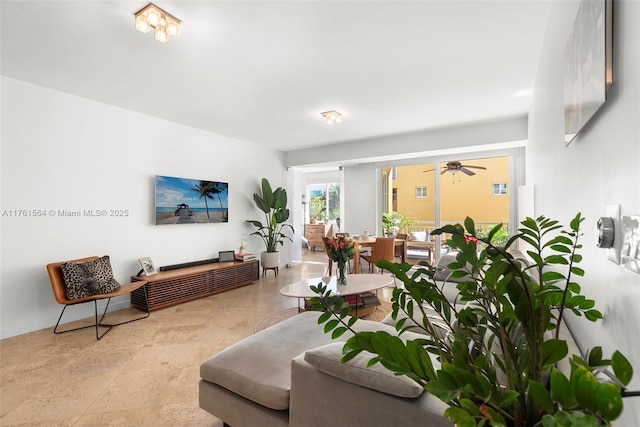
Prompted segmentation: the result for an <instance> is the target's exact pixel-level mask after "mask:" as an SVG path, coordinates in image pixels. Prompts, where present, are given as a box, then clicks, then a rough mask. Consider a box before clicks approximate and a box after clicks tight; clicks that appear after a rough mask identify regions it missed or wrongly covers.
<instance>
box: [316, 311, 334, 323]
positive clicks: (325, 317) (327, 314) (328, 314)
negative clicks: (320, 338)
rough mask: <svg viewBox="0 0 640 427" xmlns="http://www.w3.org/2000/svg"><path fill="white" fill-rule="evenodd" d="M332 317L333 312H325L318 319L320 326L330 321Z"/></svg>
mask: <svg viewBox="0 0 640 427" xmlns="http://www.w3.org/2000/svg"><path fill="white" fill-rule="evenodd" d="M330 317H331V312H329V311H325V312H324V313H322V314H321V315H320V317H318V325H321V324H323V323H324V322H326V321H327V320H329V318H330Z"/></svg>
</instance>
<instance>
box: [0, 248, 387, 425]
mask: <svg viewBox="0 0 640 427" xmlns="http://www.w3.org/2000/svg"><path fill="white" fill-rule="evenodd" d="M326 269H327V257H326V255H325V254H324V252H309V253H307V252H306V251H305V254H304V256H303V263H302V264H300V265H296V266H294V267H291V268H286V269H281V270H280V274H279V276H278V277H277V278H276V277H274V273H273V272H272V271H269V272H267V275H266V277H262V278H261V279H260V280H259V281H257V282H256V283H255V284H252V285H248V286H245V287H242V288H238V289H234V290H231V291H228V292H224V293H221V294H217V295H213V296H210V297H208V298H203V299H199V300H195V301H191V302H188V303H184V304H180V305H177V306H173V307H169V308H165V309H162V310H157V311H154V312H152V313H151V316H150V317H149V318H148V319H145V320H141V321H138V322H133V323H129V324H126V325H122V326H118V327H116V328H114V329H113V330H111V331H110V332H109V333H108V334H107V335H105V337H104V338H102V339H101V340H100V341H96V339H95V334H94V330H93V329H85V330H80V331H75V332H70V333H67V334H63V335H54V334H53V332H52V328H48V329H45V330H41V331H36V332H32V333H29V334H25V335H21V336H17V337H13V338H8V339H5V340H2V341H0V357H1V358H0V363H1V365H0V369H1V385H0V403H1V414H0V415H1V418H0V424H1V425H2V426H15V425H21V426H71V425H74V426H82V425H91V426H96V425H123V426H125V425H126V426H130V425H136V426H146V425H148V426H155V427H157V426H216V427H218V426H220V427H221V426H222V422H221V421H220V420H218V419H217V418H215V417H213V416H212V415H210V414H208V413H207V412H205V411H203V410H201V409H200V408H199V407H198V381H199V378H200V376H199V366H200V364H201V363H202V362H203V361H204V360H206V359H207V358H208V357H210V356H211V355H213V354H215V353H216V352H218V351H220V350H221V349H224V348H226V347H228V346H229V345H231V344H233V343H234V342H236V341H239V340H240V339H242V338H244V337H246V336H248V335H251V334H252V333H253V331H254V326H255V324H256V322H257V321H258V320H260V319H261V318H263V317H264V316H266V315H267V314H269V313H272V312H274V311H278V310H282V309H285V308H289V307H295V306H296V304H297V299H295V298H287V297H283V296H281V295H280V294H279V292H278V291H279V289H280V288H281V287H282V286H284V285H286V284H288V283H291V282H294V281H297V280H301V279H306V278H311V277H316V276H322V275H323V274H324V273H325V272H326ZM390 293H391V291H390V289H385V290H384V291H383V292H381V293H380V294H379V296H380V298H381V299H386V300H388V299H389V298H390ZM52 298H53V296H52ZM129 311H131V313H133V314H134V315H135V314H138V313H139V312H138V311H136V310H134V309H130V310H122V311H119V312H116V313H113V314H114V315H124V314H127V312H129ZM131 313H129V314H131Z"/></svg>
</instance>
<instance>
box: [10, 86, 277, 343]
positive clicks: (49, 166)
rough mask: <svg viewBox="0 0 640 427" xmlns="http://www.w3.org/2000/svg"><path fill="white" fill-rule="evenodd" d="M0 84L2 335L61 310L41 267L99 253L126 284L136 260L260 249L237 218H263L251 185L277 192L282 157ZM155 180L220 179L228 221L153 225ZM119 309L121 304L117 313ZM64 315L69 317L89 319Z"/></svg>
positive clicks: (37, 325) (83, 310)
mask: <svg viewBox="0 0 640 427" xmlns="http://www.w3.org/2000/svg"><path fill="white" fill-rule="evenodd" d="M1 84H2V134H1V136H2V152H1V153H2V158H1V161H2V163H1V164H2V172H1V176H2V187H1V188H2V204H1V207H0V210H1V211H2V212H3V216H2V217H1V230H0V231H1V233H2V243H1V254H0V262H1V264H0V266H1V268H0V278H1V282H0V316H1V317H0V319H1V325H0V326H1V331H0V334H1V337H2V338H5V337H9V336H13V335H17V334H21V333H25V332H28V331H32V330H37V329H41V328H44V327H49V326H52V325H53V324H55V321H56V320H57V316H58V315H59V312H60V309H61V306H60V305H58V304H57V303H56V302H55V301H54V299H53V295H52V292H51V286H50V283H49V280H48V276H47V273H46V270H45V265H46V264H47V263H50V262H55V261H63V260H67V259H72V258H80V257H84V256H89V255H105V254H108V255H110V256H111V261H112V265H113V269H114V273H115V275H116V279H117V280H119V281H123V282H124V281H128V280H129V277H130V276H131V275H132V274H136V273H137V271H138V270H139V266H138V263H137V259H138V258H141V257H145V256H149V257H151V258H152V259H153V261H154V262H155V264H156V265H157V266H161V265H168V264H176V263H182V262H188V261H195V260H202V259H207V258H212V257H217V254H218V251H220V250H230V249H237V247H238V242H239V240H240V238H243V237H244V238H246V239H247V241H248V243H249V250H250V251H253V252H255V253H259V252H260V251H262V250H264V248H263V245H262V243H261V241H260V240H259V239H258V238H257V237H255V236H254V237H247V236H248V235H249V233H250V232H252V231H253V230H252V227H251V226H250V225H249V224H246V223H245V222H244V220H245V219H254V218H255V219H262V217H261V216H260V215H261V212H259V211H258V210H257V209H256V208H255V207H254V204H253V198H252V194H253V193H254V192H256V191H258V190H259V181H260V178H262V177H266V178H268V179H269V180H270V181H271V183H272V185H274V186H285V185H286V181H285V178H286V175H285V169H284V166H283V155H282V153H280V152H275V151H273V150H268V149H264V148H262V147H260V146H258V145H254V144H250V143H246V142H243V141H238V140H233V139H230V138H226V137H222V136H219V135H215V134H211V133H207V132H204V131H200V130H197V129H193V128H189V127H185V126H181V125H177V124H175V123H172V122H168V121H164V120H160V119H156V118H153V117H149V116H145V115H142V114H138V113H134V112H131V111H127V110H123V109H119V108H115V107H112V106H108V105H105V104H100V103H97V102H94V101H90V100H87V99H84V98H79V97H75V96H70V95H67V94H64V93H61V92H57V91H53V90H49V89H46V88H43V87H39V86H34V85H31V84H27V83H24V82H21V81H17V80H13V79H9V78H5V77H2V80H1ZM246 153H250V155H247V154H246ZM154 175H168V176H177V177H185V178H194V179H209V180H219V181H226V182H228V183H229V218H230V220H229V223H221V224H190V225H180V226H178V225H163V226H156V225H154V217H153V215H154ZM15 209H42V210H45V211H47V212H49V211H51V210H53V211H56V212H57V211H58V210H61V209H68V210H77V209H81V210H84V209H94V210H96V209H107V210H109V209H126V210H128V212H129V215H128V216H127V217H106V218H105V217H70V218H68V217H67V218H65V217H58V216H55V217H54V216H50V215H49V214H48V215H47V216H45V217H22V216H20V217H16V216H11V215H10V214H8V213H7V212H9V211H10V210H15ZM286 260H287V256H286V251H285V253H284V254H283V255H281V262H282V263H285V262H286ZM128 301H129V300H128V298H127V297H123V298H121V299H120V300H118V303H117V304H116V308H117V307H122V306H128ZM72 308H74V309H75V310H72V312H71V313H70V314H71V315H73V314H74V313H75V317H85V316H87V315H88V314H89V313H90V310H91V307H89V305H86V304H85V305H81V306H79V307H72ZM67 312H69V310H67Z"/></svg>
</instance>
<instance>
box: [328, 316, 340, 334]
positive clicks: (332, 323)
mask: <svg viewBox="0 0 640 427" xmlns="http://www.w3.org/2000/svg"><path fill="white" fill-rule="evenodd" d="M339 323H340V322H339V321H338V319H331V320H329V321H328V322H327V323H326V325H324V333H325V334H326V333H327V332H329V331H331V330H333V328H335V327H336V326H338V324H339Z"/></svg>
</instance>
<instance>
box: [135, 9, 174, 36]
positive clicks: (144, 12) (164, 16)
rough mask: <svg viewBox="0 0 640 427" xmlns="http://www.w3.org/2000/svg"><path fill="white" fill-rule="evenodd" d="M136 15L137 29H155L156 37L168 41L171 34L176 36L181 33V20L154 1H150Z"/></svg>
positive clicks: (144, 31) (143, 30)
mask: <svg viewBox="0 0 640 427" xmlns="http://www.w3.org/2000/svg"><path fill="white" fill-rule="evenodd" d="M135 15H136V30H138V31H142V32H143V33H148V32H149V30H151V29H152V28H153V29H154V30H155V39H156V40H158V41H159V42H161V43H166V42H167V40H169V36H171V37H176V36H178V35H179V34H180V20H179V19H177V18H175V17H173V16H171V15H169V14H168V13H167V12H165V11H164V10H162V9H160V8H159V7H158V6H156V5H155V4H153V3H149V4H148V5H146V6H145V7H143V8H142V9H140V10H139V11H137V12H136V13H135Z"/></svg>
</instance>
